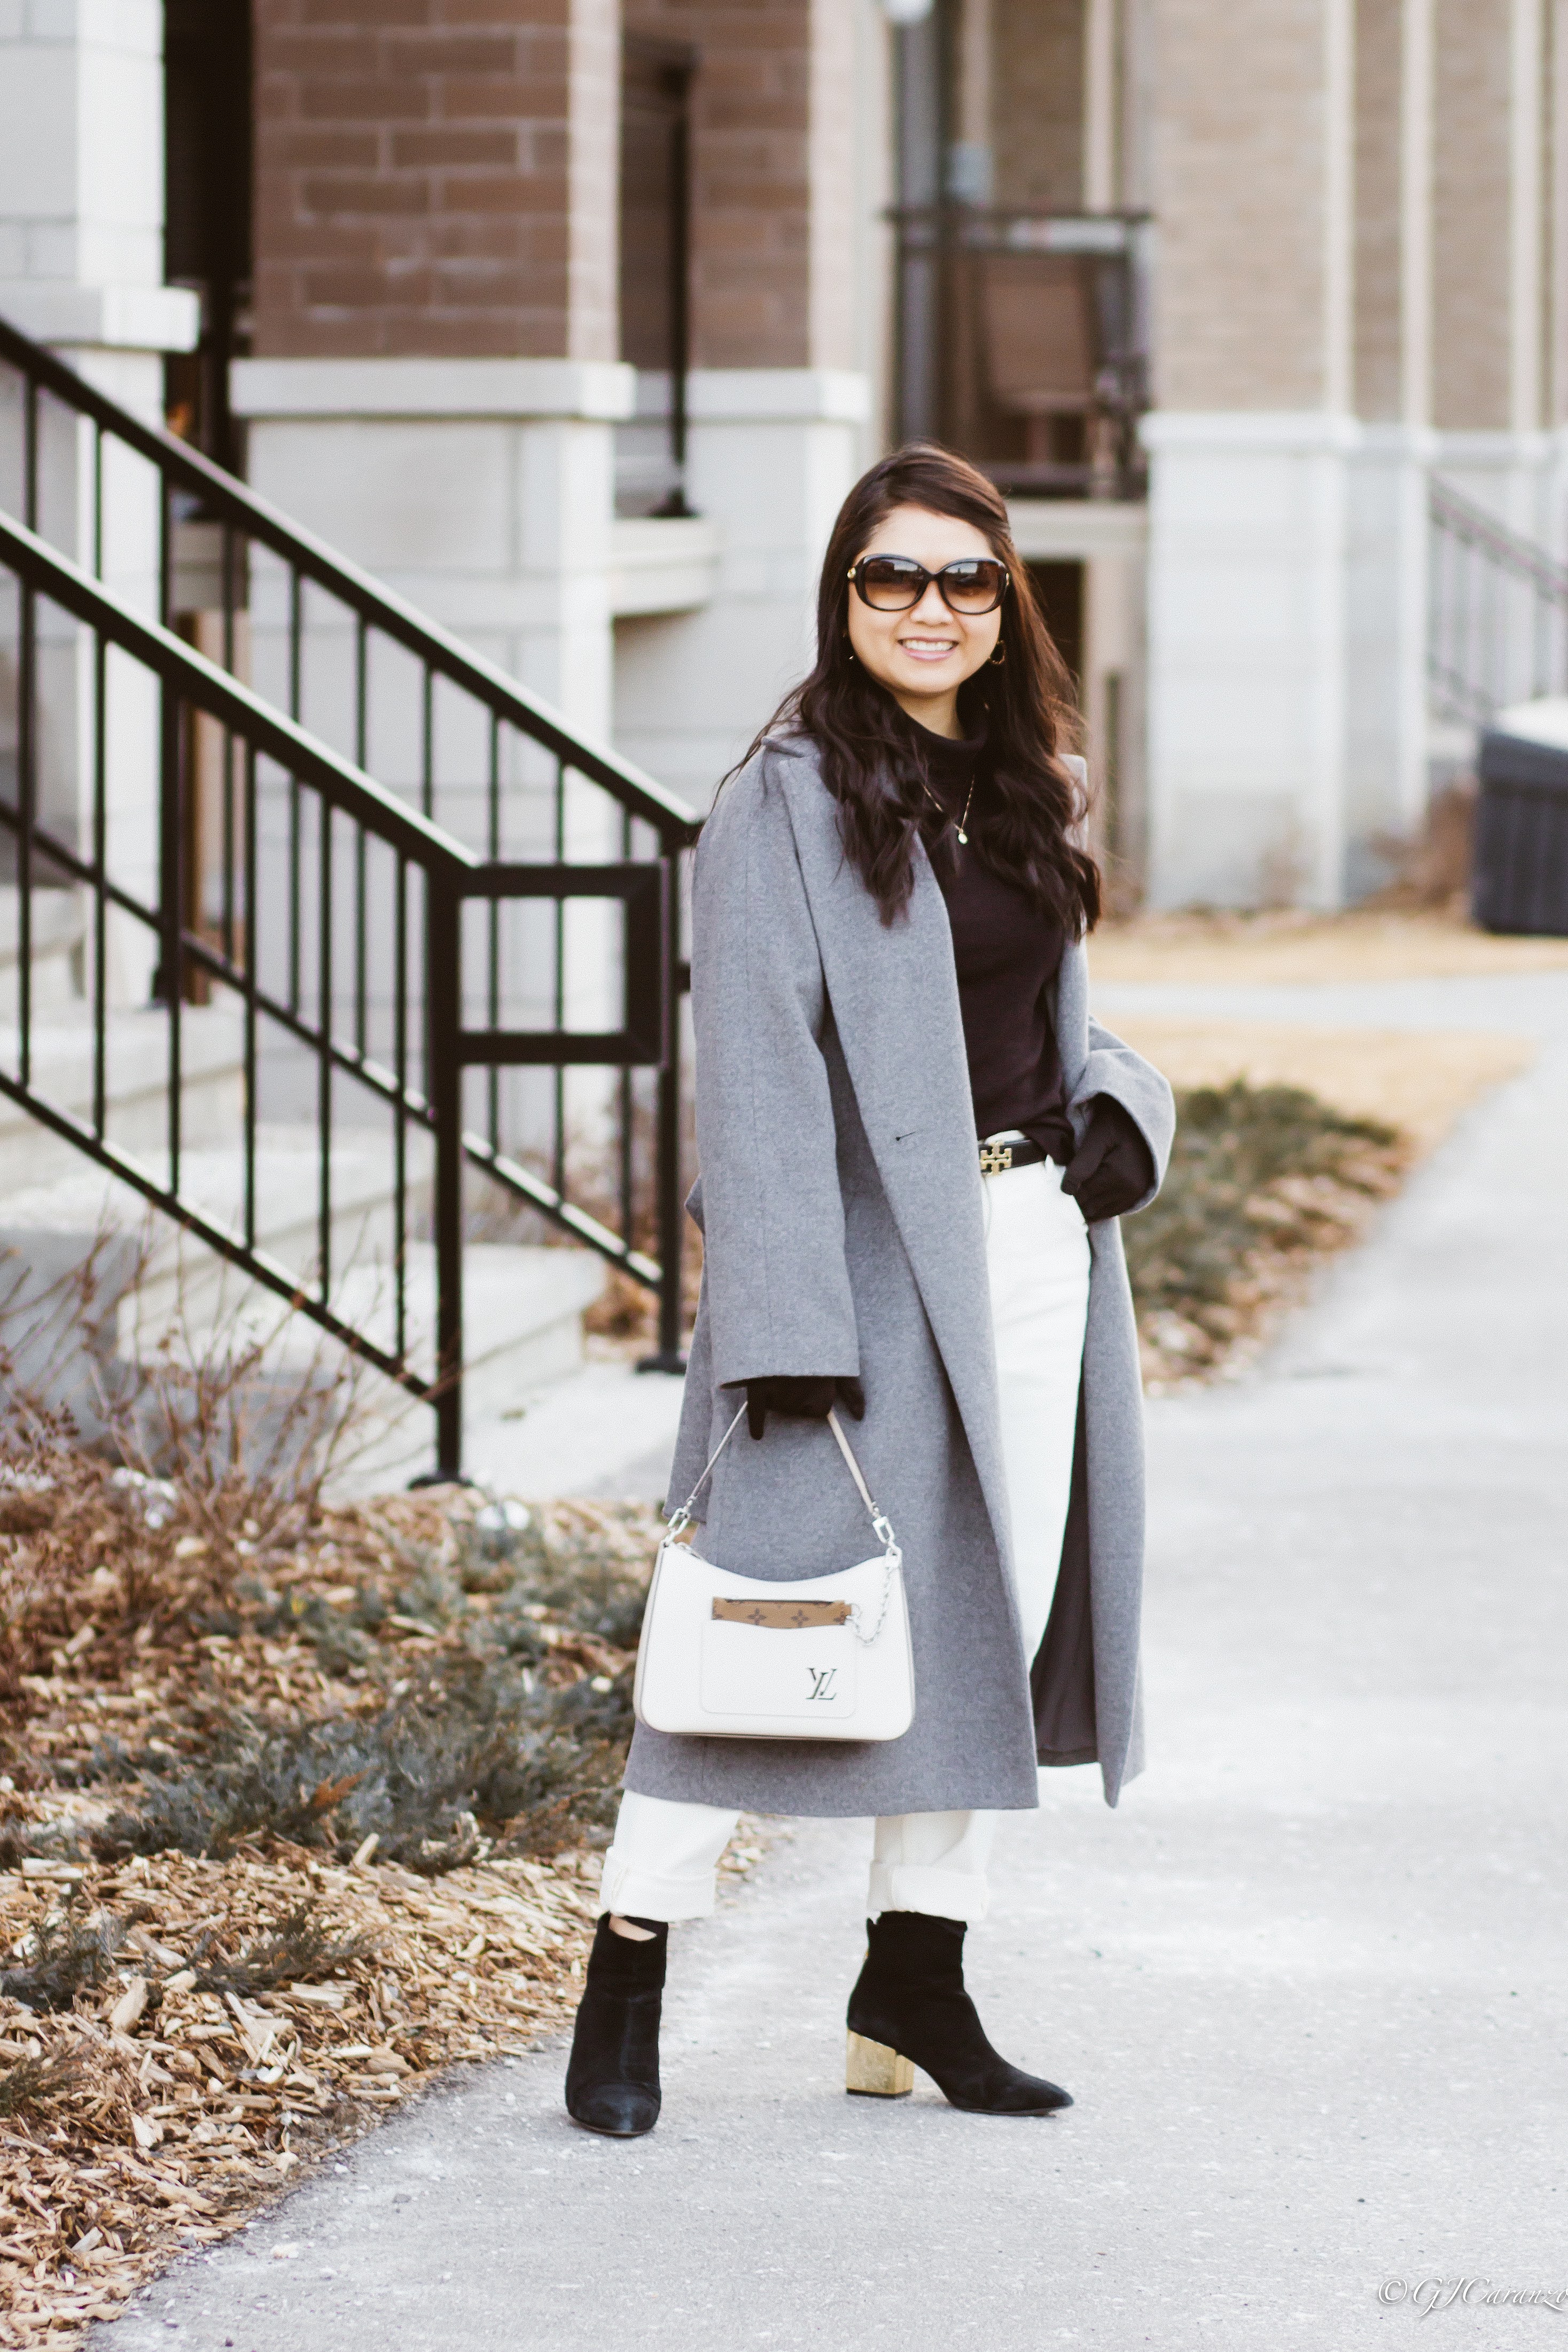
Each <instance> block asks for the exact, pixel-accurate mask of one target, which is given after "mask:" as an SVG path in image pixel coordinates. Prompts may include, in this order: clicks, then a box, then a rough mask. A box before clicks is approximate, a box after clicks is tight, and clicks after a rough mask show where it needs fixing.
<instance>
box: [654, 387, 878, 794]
mask: <svg viewBox="0 0 1568 2352" xmlns="http://www.w3.org/2000/svg"><path fill="white" fill-rule="evenodd" d="M688 401H689V414H690V417H691V425H690V432H689V439H688V448H689V453H690V454H689V463H688V467H687V476H686V486H687V495H688V497H689V498H690V500H691V503H692V505H693V506H694V507H695V509H696V511H697V512H698V514H700V515H701V516H703V517H704V518H705V520H708V521H710V522H712V523H713V524H714V526H715V527H716V530H717V532H718V534H719V569H718V584H717V589H716V593H715V595H714V597H713V599H712V602H711V603H709V604H706V605H705V606H703V607H702V609H700V610H699V611H696V612H690V613H680V614H668V615H649V616H647V617H643V618H638V619H630V620H625V621H622V622H621V623H620V624H619V625H618V627H617V630H616V665H615V734H616V740H617V742H618V743H619V745H620V747H621V749H622V751H624V752H625V753H626V754H627V756H628V757H629V758H631V759H633V760H636V761H638V762H639V763H640V764H641V765H642V766H643V767H645V768H646V769H648V770H649V772H651V773H652V774H653V775H655V776H657V777H658V779H659V781H660V782H661V783H664V784H667V785H668V786H669V787H670V789H671V790H672V791H674V792H677V793H681V794H682V795H683V796H684V797H685V798H686V799H688V800H690V801H691V802H692V803H694V804H695V806H697V807H699V808H706V807H707V805H708V803H709V802H710V801H711V800H712V798H713V793H714V788H715V786H716V783H717V782H718V780H719V778H720V776H722V775H723V774H724V772H725V771H726V770H727V768H728V767H730V766H731V765H732V764H733V762H734V761H736V760H737V759H738V758H739V757H740V755H741V753H742V752H743V751H745V750H746V747H747V744H748V743H749V742H750V740H751V739H752V737H753V736H754V735H755V734H756V733H757V731H758V729H759V728H760V727H761V726H762V725H763V724H764V722H765V721H766V720H767V719H768V716H769V714H770V713H771V711H772V710H773V709H774V707H775V706H776V704H777V703H778V702H779V699H780V698H781V697H782V696H783V695H784V694H785V693H786V692H787V691H788V690H789V688H790V687H791V686H793V685H794V684H795V683H796V681H797V680H798V679H799V678H800V677H803V676H804V674H805V672H806V671H807V670H808V669H809V668H810V666H811V664H812V662H813V660H814V659H815V657H816V593H817V577H818V572H819V571H820V568H821V560H822V551H823V548H824V547H825V546H826V544H827V540H828V534H829V532H830V531H831V529H832V526H833V520H834V518H835V517H836V515H837V513H838V510H839V508H840V507H841V504H842V502H843V499H844V498H845V496H846V494H847V493H848V491H849V489H850V488H851V487H852V484H853V482H854V480H855V478H856V475H857V472H858V470H859V467H860V436H861V433H862V428H863V426H864V423H865V420H866V417H867V415H868V414H869V410H870V402H871V388H870V384H869V382H868V380H867V378H866V377H865V376H863V375H862V374H859V373H853V372H852V371H849V370H839V369H831V368H699V369H697V370H695V372H694V373H693V374H692V376H691V378H690V380H689V393H688Z"/></svg>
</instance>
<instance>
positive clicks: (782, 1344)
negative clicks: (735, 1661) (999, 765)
mask: <svg viewBox="0 0 1568 2352" xmlns="http://www.w3.org/2000/svg"><path fill="white" fill-rule="evenodd" d="M693 948H694V959H693V966H692V1001H693V1013H694V1019H695V1034H696V1121H697V1149H698V1156H699V1162H700V1166H701V1170H702V1175H701V1180H700V1183H699V1185H698V1187H697V1189H696V1190H695V1192H694V1194H693V1198H692V1202H691V1203H690V1206H691V1210H692V1214H693V1216H694V1218H695V1221H696V1223H698V1225H699V1226H700V1227H701V1228H702V1230H703V1233H704V1236H705V1241H706V1261H705V1270H704V1276H703V1291H702V1299H701V1304H700V1307H699V1309H698V1314H697V1323H696V1330H695V1337H694V1339H693V1343H692V1350H691V1361H690V1369H689V1370H688V1373H687V1376H686V1394H685V1409H684V1412H683V1414H682V1420H681V1427H680V1435H679V1440H678V1443H677V1446H676V1452H675V1461H674V1472H673V1475H672V1478H671V1484H670V1496H669V1500H670V1507H671V1508H672V1509H674V1507H675V1506H676V1505H678V1504H679V1503H682V1502H684V1501H685V1498H686V1496H687V1495H688V1493H689V1492H690V1490H691V1488H692V1486H693V1485H694V1483H695V1480H696V1478H697V1476H698V1474H699V1472H700V1471H701V1469H702V1467H703V1465H704V1463H705V1462H706V1459H707V1457H708V1454H709V1453H710V1452H711V1451H712V1449H713V1447H714V1446H715V1445H716V1444H717V1442H718V1438H719V1436H720V1434H721V1433H722V1432H723V1430H724V1428H725V1425H726V1423H727V1422H728V1421H729V1419H730V1417H731V1415H732V1414H733V1413H734V1412H735V1410H736V1408H737V1405H738V1404H739V1403H740V1402H742V1400H743V1396H744V1390H743V1388H742V1386H741V1383H743V1382H745V1381H747V1380H754V1379H758V1378H760V1377H761V1376H763V1375H764V1374H767V1373H800V1374H813V1373H814V1374H828V1373H831V1374H858V1375H859V1377H860V1379H861V1380H862V1382H863V1383H864V1388H865V1399H866V1413H865V1419H864V1420H863V1421H862V1423H859V1424H858V1426H857V1425H856V1424H854V1423H850V1422H848V1421H847V1420H846V1422H845V1427H846V1428H847V1429H848V1430H849V1432H850V1435H851V1439H852V1444H853V1445H854V1448H855V1452H856V1454H857V1456H858V1458H859V1460H860V1463H861V1466H862V1470H863V1471H864V1473H865V1475H866V1478H867V1480H868V1482H869V1484H870V1486H871V1490H872V1493H873V1495H874V1496H875V1497H876V1499H877V1501H878V1502H879V1503H880V1505H881V1506H882V1507H883V1510H884V1511H885V1512H886V1513H887V1515H888V1517H890V1518H891V1520H892V1521H893V1524H894V1528H895V1529H896V1531H897V1534H898V1538H899V1541H900V1543H901V1544H902V1546H903V1548H904V1578H905V1583H906V1587H907V1591H908V1595H909V1607H910V1619H911V1626H912V1632H913V1637H914V1644H915V1721H914V1724H913V1726H912V1727H911V1728H910V1729H909V1730H908V1731H907V1732H906V1733H905V1734H904V1738H901V1739H896V1740H889V1741H885V1742H870V1741H861V1742H855V1741H849V1740H843V1741H839V1740H833V1741H826V1740H782V1739H781V1740H749V1739H705V1738H675V1737H671V1736H669V1735H666V1734H664V1733H660V1732H656V1731H653V1730H650V1729H649V1727H647V1726H646V1725H645V1724H639V1725H638V1727H637V1730H636V1734H635V1737H634V1738H633V1740H632V1753H631V1758H630V1761H629V1764H628V1767H627V1772H626V1785H627V1787H628V1788H629V1789H633V1790H639V1791H641V1792H642V1793H643V1794H644V1795H648V1796H656V1797H671V1798H679V1799H685V1800H687V1801H694V1802H696V1803H700V1804H709V1805H720V1806H725V1807H737V1808H740V1809H742V1810H744V1811H753V1812H777V1813H805V1814H833V1813H906V1812H946V1811H956V1810H960V1809H967V1808H971V1807H977V1808H987V1809H1000V1808H1021V1807H1027V1806H1032V1805H1036V1804H1038V1803H1039V1785H1038V1779H1037V1771H1036V1766H1037V1762H1038V1763H1044V1764H1082V1763H1090V1762H1094V1761H1098V1763H1099V1766H1100V1770H1101V1774H1102V1777H1103V1786H1104V1792H1105V1797H1106V1800H1107V1801H1108V1802H1109V1803H1111V1804H1114V1803H1115V1801H1116V1798H1117V1794H1118V1791H1119V1790H1120V1789H1121V1786H1122V1783H1123V1782H1124V1780H1128V1779H1130V1778H1131V1777H1132V1776H1133V1775H1134V1773H1135V1772H1137V1771H1139V1770H1140V1769H1142V1762H1143V1754H1142V1724H1141V1712H1142V1710H1141V1701H1140V1693H1139V1678H1138V1624H1139V1613H1140V1604H1141V1595H1142V1583H1143V1551H1144V1449H1143V1399H1142V1391H1141V1387H1140V1382H1139V1372H1138V1351H1137V1339H1136V1333H1135V1330H1134V1321H1133V1306H1132V1297H1131V1294H1130V1292H1129V1289H1128V1286H1127V1274H1126V1266H1125V1263H1124V1258H1123V1255H1122V1241H1121V1231H1120V1228H1119V1226H1118V1225H1117V1224H1115V1223H1104V1224H1098V1225H1093V1226H1092V1227H1091V1228H1090V1240H1091V1244H1092V1274H1091V1280H1090V1295H1089V1322H1088V1333H1087V1338H1086V1340H1085V1344H1084V1357H1083V1381H1082V1394H1081V1401H1080V1409H1079V1427H1078V1444H1077V1455H1076V1461H1075V1466H1074V1478H1073V1496H1072V1503H1071V1509H1070V1512H1069V1517H1068V1529H1067V1538H1066V1542H1065V1545H1064V1548H1063V1554H1062V1562H1061V1570H1060V1572H1059V1575H1058V1579H1057V1587H1056V1595H1055V1600H1054V1602H1053V1605H1052V1608H1051V1621H1050V1623H1049V1624H1048V1626H1047V1628H1046V1633H1045V1638H1044V1640H1043V1642H1042V1643H1041V1645H1040V1654H1039V1655H1038V1657H1037V1658H1035V1659H1034V1660H1033V1661H1030V1660H1029V1659H1027V1658H1026V1657H1025V1656H1024V1654H1023V1645H1022V1637H1021V1634H1020V1632H1019V1614H1018V1608H1017V1603H1016V1600H1015V1597H1014V1591H1013V1582H1012V1571H1011V1567H1010V1538H1009V1525H1008V1496H1007V1487H1006V1482H1005V1479H1004V1475H1003V1468H1002V1456H1001V1442H1000V1431H999V1423H998V1406H997V1374H996V1360H995V1349H994V1344H993V1340H992V1336H991V1324H990V1306H989V1295H988V1286H987V1276H986V1246H985V1230H984V1210H983V1202H982V1193H981V1181H982V1180H981V1177H980V1173H979V1165H978V1158H977V1152H976V1149H975V1126H974V1112H973V1107H972V1101H971V1097H970V1092H969V1079H968V1066H967V1059H966V1055H965V1050H964V1034H963V1028H962V1024H961V1022H960V1019H959V1012H958V987H957V979H956V972H955V969H954V962H953V947H952V934H951V932H950V930H949V929H948V923H947V912H946V905H945V904H944V901H943V898H942V893H941V890H940V887H938V884H937V881H936V876H935V874H934V873H933V872H932V870H931V866H930V864H929V862H928V861H927V860H926V858H925V855H924V852H923V851H918V850H917V852H916V873H915V890H914V896H913V898H912V899H911V901H910V904H909V908H908V912H907V916H906V917H904V918H901V919H898V920H897V921H895V922H894V924H892V925H891V926H886V925H884V924H883V921H882V919H881V916H880V914H879V912H878V909H877V906H876V902H875V900H874V899H873V898H872V896H871V894H870V892H869V891H868V890H867V889H866V888H865V887H864V885H863V883H862V881H861V879H860V877H859V875H858V874H857V873H856V871H855V869H854V867H853V866H852V865H851V864H850V863H849V861H848V860H847V859H846V857H845V856H844V855H843V851H842V847H841V842H840V839H839V834H838V825H837V812H836V808H835V805H834V803H833V802H832V800H831V797H830V795H829V793H828V792H827V790H826V788H825V787H824V785H823V784H822V782H821V776H820V774H819V772H818V767H817V760H816V753H815V751H814V748H813V747H812V746H811V745H810V743H808V742H804V741H797V740H782V741H780V740H769V741H768V743H767V744H765V745H764V747H763V749H762V750H761V751H759V752H758V754H757V755H756V757H755V758H754V759H753V760H752V761H750V762H749V763H748V764H747V767H746V768H745V769H744V770H743V771H742V772H741V773H740V774H739V775H738V776H737V778H736V779H735V781H734V782H732V783H731V784H730V785H728V786H727V789H726V790H725V791H724V793H721V795H720V797H719V801H718V803H717V806H716V809H715V811H714V814H713V815H712V816H711V817H710V819H709V820H708V823H707V824H706V827H705V829H704V832H703V835H702V839H701V843H700V845H699V847H698V851H697V857H696V879H695V910H694V921H693ZM1055 1000H1056V1001H1055V1020H1056V1034H1057V1041H1058V1045H1059V1047H1060V1051H1061V1066H1062V1071H1063V1074H1064V1076H1065V1079H1066V1086H1067V1092H1068V1100H1069V1110H1070V1115H1071V1118H1072V1120H1073V1124H1074V1126H1075V1128H1076V1129H1078V1130H1079V1131H1080V1133H1082V1129H1083V1127H1084V1126H1085V1125H1086V1123H1087V1119H1088V1116H1089V1112H1088V1105H1089V1102H1090V1099H1091V1097H1093V1096H1095V1095H1111V1096H1113V1097H1115V1099H1116V1100H1117V1101H1118V1102H1120V1103H1121V1104H1123V1105H1124V1108H1126V1109H1127V1110H1128V1111H1129V1112H1130V1113H1131V1114H1132V1116H1133V1117H1134V1119H1135V1120H1136V1121H1137V1123H1138V1126H1139V1128H1140V1129H1142V1131H1143V1133H1144V1135H1145V1138H1146V1139H1147V1140H1148V1144H1149V1148H1150V1150H1151V1152H1152V1153H1153V1156H1154V1160H1155V1167H1156V1170H1157V1171H1159V1173H1160V1174H1161V1175H1163V1173H1164V1170H1165V1164H1166V1158H1167V1155H1168V1152H1169V1149H1170V1142H1171V1137H1172V1132H1173V1128H1174V1123H1175V1122H1174V1113H1173V1108H1172V1103H1171V1093H1170V1088H1169V1087H1168V1086H1167V1085H1166V1081H1165V1079H1164V1078H1162V1077H1161V1076H1159V1074H1158V1072H1157V1071H1155V1070H1154V1069H1152V1068H1151V1067H1150V1066H1149V1065H1148V1064H1147V1063H1146V1062H1145V1061H1143V1060H1141V1059H1140V1058H1139V1056H1138V1055H1136V1054H1134V1053H1133V1052H1131V1051H1130V1050H1129V1048H1128V1047H1127V1046H1125V1045H1123V1044H1122V1043H1121V1042H1120V1041H1119V1040H1118V1039H1117V1038H1115V1037H1113V1036H1111V1035H1110V1034H1108V1032H1106V1031H1105V1030H1103V1029H1102V1028H1101V1027H1100V1026H1099V1024H1097V1023H1095V1022H1092V1020H1091V1019H1090V1016H1089V1006H1088V982H1087V970H1086V965H1085V961H1084V954H1083V950H1082V947H1081V946H1073V947H1070V948H1069V949H1068V950H1067V952H1066V954H1065V956H1064V957H1063V960H1062V964H1061V973H1060V976H1059V979H1058V982H1057V984H1056V990H1055ZM1150 1197H1151V1198H1152V1197H1153V1195H1152V1192H1151V1195H1150ZM697 1516H699V1517H703V1518H705V1519H706V1527H705V1528H704V1530H703V1534H702V1537H701V1548H702V1550H703V1552H704V1555H705V1556H706V1558H708V1559H712V1560H714V1561H715V1562H716V1564H717V1565H719V1566H721V1567H724V1568H727V1569H732V1570H737V1571H738V1572H740V1573H741V1574H743V1575H747V1576H766V1577H777V1578H780V1579H788V1578H790V1577H797V1576H820V1575H823V1574H826V1573H828V1572H829V1571H830V1570H834V1569H839V1568H847V1567H849V1566H850V1565H851V1564H852V1562H854V1561H856V1560H859V1559H864V1558H866V1557H867V1556H868V1554H871V1553H873V1552H874V1550H875V1549H876V1548H877V1547H876V1545H875V1542H874V1539H873V1538H872V1536H871V1532H870V1529H869V1528H868V1526H867V1523H866V1518H865V1513H864V1507H863V1506H862V1503H861V1501H860V1499H859V1497H858V1496H857V1495H856V1493H855V1490H854V1486H853V1485H852V1481H851V1479H850V1476H849V1473H848V1471H847V1469H846V1468H845V1466H844V1464H843V1462H842V1461H841V1458H840V1455H839V1453H838V1450H837V1448H836V1446H835V1445H834V1444H833V1439H832V1434H831V1431H830V1430H828V1428H827V1427H826V1425H825V1424H824V1423H820V1422H815V1423H813V1422H800V1421H780V1420H779V1419H778V1418H777V1417H770V1418H769V1420H768V1427H767V1431H766V1433H765V1435H764V1436H763V1437H762V1438H761V1439H760V1440H758V1441H754V1440H753V1439H752V1438H751V1437H750V1436H749V1435H748V1434H747V1429H746V1424H745V1423H744V1422H743V1423H741V1426H740V1428H739V1429H738V1430H737V1433H736V1434H735V1436H734V1437H733V1438H732V1439H731V1440H730V1442H729V1444H728V1445H727V1448H726V1449H725V1452H724V1454H723V1455H722V1456H721V1458H720V1461H719V1464H718V1466H717V1468H716V1471H715V1473H714V1476H713V1480H712V1483H711V1486H709V1488H708V1490H707V1496H706V1500H705V1501H704V1502H702V1503H700V1504H699V1507H698V1513H697ZM1031 1668H1032V1671H1031Z"/></svg>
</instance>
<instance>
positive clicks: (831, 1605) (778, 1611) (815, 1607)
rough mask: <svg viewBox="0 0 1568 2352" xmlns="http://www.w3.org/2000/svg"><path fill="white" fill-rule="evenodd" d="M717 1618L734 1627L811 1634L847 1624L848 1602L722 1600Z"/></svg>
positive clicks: (715, 1610) (716, 1606)
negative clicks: (828, 1627) (765, 1627)
mask: <svg viewBox="0 0 1568 2352" xmlns="http://www.w3.org/2000/svg"><path fill="white" fill-rule="evenodd" d="M713 1613H714V1615H715V1616H716V1617H722V1618H724V1619H725V1620H726V1621H727V1622H728V1623H729V1624H732V1625H770V1626H772V1627H774V1628H775V1630H776V1631H777V1632H779V1633H810V1632H813V1631H815V1630H816V1629H817V1628H818V1627H820V1626H822V1625H847V1624H848V1622H849V1617H850V1604H849V1602H848V1601H719V1600H716V1601H714V1604H713Z"/></svg>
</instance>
